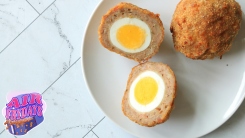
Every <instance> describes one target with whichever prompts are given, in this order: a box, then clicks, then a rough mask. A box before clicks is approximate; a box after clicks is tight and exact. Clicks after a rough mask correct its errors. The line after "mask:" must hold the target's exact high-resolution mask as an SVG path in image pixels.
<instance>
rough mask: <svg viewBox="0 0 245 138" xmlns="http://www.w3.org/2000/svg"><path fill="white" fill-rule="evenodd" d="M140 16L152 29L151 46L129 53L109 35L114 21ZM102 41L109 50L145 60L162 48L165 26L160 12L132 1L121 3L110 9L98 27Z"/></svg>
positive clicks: (136, 59) (140, 60)
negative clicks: (151, 10)
mask: <svg viewBox="0 0 245 138" xmlns="http://www.w3.org/2000/svg"><path fill="white" fill-rule="evenodd" d="M124 17H130V18H138V19H140V20H142V21H144V22H145V23H146V24H147V25H148V26H149V28H150V30H151V36H152V38H151V43H150V45H149V47H148V48H147V49H146V50H144V51H142V52H138V53H127V52H124V51H122V50H120V49H118V48H117V47H115V46H114V45H113V44H112V43H111V41H110V37H109V32H110V27H111V25H112V24H113V23H114V21H116V20H118V19H120V18H124ZM98 34H99V40H100V43H101V44H102V45H103V46H104V47H105V48H106V49H108V50H110V51H112V52H115V53H118V54H120V55H122V56H124V57H127V58H129V59H133V60H135V61H138V62H144V61H147V60H148V59H150V58H151V57H152V56H154V55H155V54H156V53H157V52H158V51H159V48H160V45H161V43H162V41H163V38H164V28H163V24H162V21H161V20H160V18H159V15H158V14H154V13H153V12H150V11H148V10H146V9H142V8H139V7H137V6H135V5H133V4H130V3H125V2H122V3H119V4H118V5H117V6H115V7H114V8H112V9H110V10H109V11H108V12H107V13H106V14H105V15H104V16H103V17H102V20H101V23H100V26H99V29H98Z"/></svg>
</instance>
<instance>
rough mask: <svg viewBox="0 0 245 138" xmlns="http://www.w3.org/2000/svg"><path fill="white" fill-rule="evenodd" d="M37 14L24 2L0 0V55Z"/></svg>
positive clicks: (19, 0)
mask: <svg viewBox="0 0 245 138" xmlns="http://www.w3.org/2000/svg"><path fill="white" fill-rule="evenodd" d="M37 16H38V14H37V13H36V12H35V10H34V9H33V8H32V7H31V6H30V5H29V4H28V3H27V2H26V1H25V0H1V2H0V38H1V41H0V53H1V51H2V50H3V49H4V48H5V47H7V46H8V45H9V44H10V43H11V42H12V41H13V40H14V39H15V38H16V37H17V36H18V35H19V34H20V33H21V32H22V31H23V30H25V29H26V27H28V25H29V24H30V23H31V22H32V21H34V20H35V18H36V17H37Z"/></svg>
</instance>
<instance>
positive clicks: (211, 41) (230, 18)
mask: <svg viewBox="0 0 245 138" xmlns="http://www.w3.org/2000/svg"><path fill="white" fill-rule="evenodd" d="M241 19H242V11H241V7H240V5H239V4H238V3H237V2H236V1H235V0H181V1H180V2H179V4H178V5H177V7H176V10H175V12H174V15H173V19H172V23H171V27H170V30H171V32H172V35H173V41H174V47H175V49H176V50H177V51H180V52H181V53H183V54H184V55H185V56H187V57H189V58H192V59H212V58H214V57H216V56H217V57H221V56H222V55H223V54H224V53H225V52H227V51H229V50H230V48H231V43H232V41H233V40H234V38H235V36H236V35H237V33H238V30H239V29H240V25H241Z"/></svg>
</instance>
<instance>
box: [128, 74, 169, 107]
mask: <svg viewBox="0 0 245 138" xmlns="http://www.w3.org/2000/svg"><path fill="white" fill-rule="evenodd" d="M164 93H165V83H164V80H163V79H162V77H161V76H159V75H158V74H157V73H155V72H153V71H145V72H143V73H141V74H140V75H139V76H138V77H137V78H135V80H134V81H133V83H132V84H131V86H130V90H129V102H130V104H131V106H132V107H133V108H134V109H135V110H137V111H139V112H150V111H151V110H153V109H155V108H156V107H157V106H158V105H159V104H160V103H161V101H162V99H163V97H164Z"/></svg>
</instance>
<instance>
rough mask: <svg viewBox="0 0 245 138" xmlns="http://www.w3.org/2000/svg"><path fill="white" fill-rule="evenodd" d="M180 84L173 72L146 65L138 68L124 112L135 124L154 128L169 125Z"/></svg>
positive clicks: (163, 66) (129, 85)
mask: <svg viewBox="0 0 245 138" xmlns="http://www.w3.org/2000/svg"><path fill="white" fill-rule="evenodd" d="M176 88H177V83H176V79H175V75H174V73H173V71H172V70H171V68H170V67H169V66H168V65H166V64H163V63H157V62H146V63H143V64H139V65H138V66H136V67H134V68H133V69H132V71H131V73H130V75H129V78H128V83H127V88H126V91H125V93H124V96H123V100H122V111H123V113H124V115H125V116H127V117H128V118H129V119H130V120H132V121H133V122H136V123H138V124H139V125H142V126H148V127H152V126H155V125H157V124H160V123H163V122H165V121H166V120H167V119H168V117H169V115H170V113H171V110H172V107H173V104H174V99H175V95H176Z"/></svg>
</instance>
